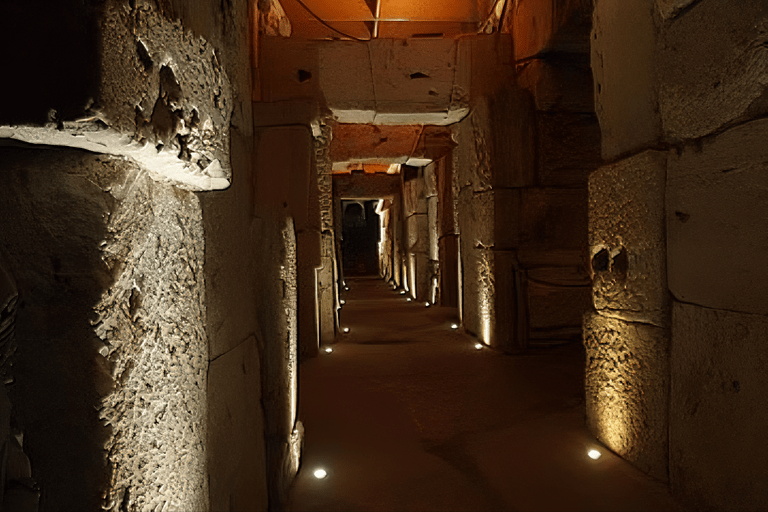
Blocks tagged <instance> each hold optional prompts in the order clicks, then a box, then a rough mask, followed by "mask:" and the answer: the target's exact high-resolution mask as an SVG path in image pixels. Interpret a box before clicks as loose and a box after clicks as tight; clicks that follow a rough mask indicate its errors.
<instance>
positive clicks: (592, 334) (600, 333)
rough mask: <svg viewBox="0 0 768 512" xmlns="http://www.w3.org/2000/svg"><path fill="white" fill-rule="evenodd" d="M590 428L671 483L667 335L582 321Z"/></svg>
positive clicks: (597, 317)
mask: <svg viewBox="0 0 768 512" xmlns="http://www.w3.org/2000/svg"><path fill="white" fill-rule="evenodd" d="M584 346H585V348H586V353H587V366H586V375H585V380H586V382H585V385H586V409H587V426H588V428H589V429H590V431H591V432H592V433H593V434H594V435H595V437H597V438H598V439H599V440H600V441H602V442H603V443H605V445H606V446H607V447H608V448H610V449H611V450H613V451H614V452H616V453H617V454H618V455H620V456H621V457H623V458H624V459H626V460H628V461H630V462H631V463H632V464H634V465H635V466H637V467H638V468H640V469H641V470H642V471H644V472H646V473H648V474H650V475H651V476H653V477H654V478H657V479H659V480H662V481H666V480H667V479H668V471H667V470H668V442H667V435H668V428H669V413H668V410H669V359H668V357H669V356H668V350H669V334H668V332H667V330H665V329H663V328H660V327H656V326H652V325H648V324H640V323H632V322H625V321H623V320H618V319H615V318H608V317H605V316H603V315H601V314H599V313H593V312H590V313H587V314H586V315H585V316H584Z"/></svg>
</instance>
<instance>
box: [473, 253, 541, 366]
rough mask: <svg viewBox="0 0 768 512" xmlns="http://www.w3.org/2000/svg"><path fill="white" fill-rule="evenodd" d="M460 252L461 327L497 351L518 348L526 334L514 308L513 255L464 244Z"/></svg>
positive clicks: (515, 288) (518, 314) (524, 340)
mask: <svg viewBox="0 0 768 512" xmlns="http://www.w3.org/2000/svg"><path fill="white" fill-rule="evenodd" d="M461 251H462V259H463V267H462V268H463V274H462V279H463V286H462V292H463V303H462V304H463V316H462V321H463V323H464V326H465V327H466V329H467V330H468V331H469V332H471V333H473V334H474V335H475V336H477V337H478V338H479V339H480V340H481V341H482V342H483V343H485V344H487V345H490V346H493V347H496V348H498V349H500V350H504V351H510V352H511V351H515V350H518V349H520V348H522V344H523V343H525V342H526V340H527V335H525V334H524V333H525V332H526V331H525V329H526V325H525V317H524V316H523V315H521V314H520V313H522V312H521V311H519V308H518V305H517V294H516V292H517V274H516V270H515V267H514V264H513V260H514V252H512V251H498V250H493V249H485V248H470V247H467V246H466V244H464V243H462V247H461ZM521 320H522V322H523V324H520V321H521Z"/></svg>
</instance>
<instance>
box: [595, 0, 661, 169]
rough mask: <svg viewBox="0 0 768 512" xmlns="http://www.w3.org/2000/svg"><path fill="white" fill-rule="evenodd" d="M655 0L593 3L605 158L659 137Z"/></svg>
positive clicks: (597, 89) (597, 104) (597, 108)
mask: <svg viewBox="0 0 768 512" xmlns="http://www.w3.org/2000/svg"><path fill="white" fill-rule="evenodd" d="M655 1H656V0H622V1H621V2H616V1H615V0H595V9H594V15H593V28H592V39H591V40H592V73H593V75H594V81H595V112H596V113H597V117H598V119H599V120H600V129H601V132H602V140H603V147H602V154H603V158H605V159H606V160H612V159H615V158H616V157H618V156H619V155H623V154H627V153H630V152H632V151H636V150H639V149H641V148H644V147H648V146H650V145H653V144H655V143H656V142H657V141H658V140H659V139H660V138H661V118H660V116H659V114H658V110H659V107H658V100H657V94H656V90H657V83H656V60H657V50H656V39H657V28H656V25H655V23H654V3H655Z"/></svg>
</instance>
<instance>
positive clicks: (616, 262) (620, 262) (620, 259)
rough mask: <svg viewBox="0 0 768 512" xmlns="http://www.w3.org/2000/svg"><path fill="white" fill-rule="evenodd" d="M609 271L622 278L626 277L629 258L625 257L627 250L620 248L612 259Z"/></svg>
mask: <svg viewBox="0 0 768 512" xmlns="http://www.w3.org/2000/svg"><path fill="white" fill-rule="evenodd" d="M611 270H613V271H614V272H616V273H618V274H620V275H622V276H626V275H627V271H629V258H628V257H627V250H626V249H625V248H624V247H622V248H621V249H620V250H619V253H618V254H617V255H616V256H614V257H613V263H612V264H611Z"/></svg>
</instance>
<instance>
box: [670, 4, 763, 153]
mask: <svg viewBox="0 0 768 512" xmlns="http://www.w3.org/2000/svg"><path fill="white" fill-rule="evenodd" d="M736 34H738V35H737V36H736ZM767 44H768V4H766V3H765V2H739V3H738V4H734V3H733V2H729V1H728V0H702V1H700V2H697V3H695V4H694V5H692V6H691V7H690V9H688V10H687V11H686V12H685V13H684V14H682V15H680V16H679V17H678V18H676V19H675V20H674V21H673V22H671V24H670V25H669V26H668V27H666V28H665V30H664V36H663V39H662V40H661V41H660V47H661V51H660V55H659V79H660V93H659V99H660V106H661V116H662V119H663V126H664V135H665V137H666V139H667V140H669V141H671V142H678V141H681V140H685V139H692V138H698V137H702V136H704V135H708V134H710V133H712V132H714V131H717V130H720V129H722V128H723V127H725V126H727V125H729V124H733V122H735V121H737V120H739V119H747V118H750V117H754V116H759V115H764V114H766V113H768V94H766V87H767V86H768V47H767ZM713 62H716V63H717V65H713V64H712V63H713Z"/></svg>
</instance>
